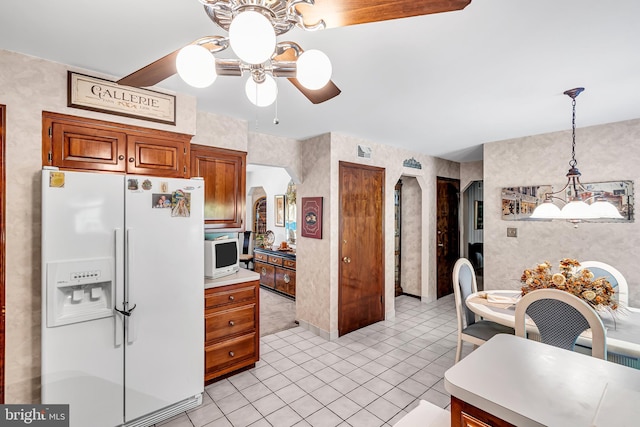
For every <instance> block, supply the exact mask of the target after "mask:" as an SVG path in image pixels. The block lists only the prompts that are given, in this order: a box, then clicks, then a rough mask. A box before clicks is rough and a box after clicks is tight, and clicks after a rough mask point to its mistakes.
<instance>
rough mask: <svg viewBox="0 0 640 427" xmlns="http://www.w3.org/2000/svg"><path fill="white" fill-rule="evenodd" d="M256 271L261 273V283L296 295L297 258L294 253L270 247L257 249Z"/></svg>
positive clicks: (289, 294)
mask: <svg viewBox="0 0 640 427" xmlns="http://www.w3.org/2000/svg"><path fill="white" fill-rule="evenodd" d="M253 260H254V271H255V272H256V273H258V274H259V275H260V284H261V285H262V286H265V287H267V288H271V289H274V290H276V291H278V292H282V293H283V294H286V295H288V296H290V297H294V298H295V296H296V259H295V255H294V254H288V253H285V254H283V253H279V252H278V251H271V250H268V249H256V250H255V253H254V256H253Z"/></svg>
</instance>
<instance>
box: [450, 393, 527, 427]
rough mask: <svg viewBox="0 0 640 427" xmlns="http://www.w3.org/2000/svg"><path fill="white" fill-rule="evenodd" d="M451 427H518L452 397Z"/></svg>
mask: <svg viewBox="0 0 640 427" xmlns="http://www.w3.org/2000/svg"><path fill="white" fill-rule="evenodd" d="M451 427H516V426H514V425H513V424H511V423H508V422H506V421H505V420H503V419H501V418H498V417H496V416H495V415H492V414H489V413H488V412H485V411H483V410H482V409H479V408H476V407H475V406H473V405H470V404H468V403H467V402H465V401H463V400H460V399H458V398H456V397H454V396H451Z"/></svg>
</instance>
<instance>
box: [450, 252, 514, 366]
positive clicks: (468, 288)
mask: <svg viewBox="0 0 640 427" xmlns="http://www.w3.org/2000/svg"><path fill="white" fill-rule="evenodd" d="M476 292H478V284H477V282H476V273H475V271H474V270H473V265H471V262H470V261H469V260H468V259H466V258H460V259H459V260H458V261H456V264H455V265H454V266H453V295H454V298H455V303H456V314H457V316H458V348H457V349H456V362H455V363H458V362H459V361H460V356H461V354H462V342H463V341H467V342H469V343H471V344H473V345H474V348H475V347H477V346H480V345H482V344H484V343H485V342H486V341H488V340H489V339H490V338H491V337H493V336H494V335H496V334H511V335H513V334H514V330H513V328H510V327H508V326H504V325H501V324H499V323H496V322H492V321H490V320H482V319H479V318H476V314H475V313H474V312H473V311H471V310H469V308H468V307H467V305H466V304H465V300H466V298H467V297H468V296H469V295H471V294H472V293H476Z"/></svg>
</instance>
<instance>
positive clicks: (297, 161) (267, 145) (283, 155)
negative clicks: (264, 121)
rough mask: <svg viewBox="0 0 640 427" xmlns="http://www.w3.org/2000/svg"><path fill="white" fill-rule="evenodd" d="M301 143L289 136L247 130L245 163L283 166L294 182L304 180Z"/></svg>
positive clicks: (297, 182)
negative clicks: (247, 146)
mask: <svg viewBox="0 0 640 427" xmlns="http://www.w3.org/2000/svg"><path fill="white" fill-rule="evenodd" d="M301 147H302V146H301V144H300V142H299V141H297V140H295V139H291V138H282V137H279V136H274V135H265V134H260V133H255V132H249V148H248V150H247V151H248V153H247V163H251V164H254V165H264V166H280V167H282V168H285V170H286V171H287V173H288V174H289V176H291V178H292V179H293V181H294V182H295V183H296V184H299V183H300V182H302V181H303V180H304V175H303V172H302V171H303V169H302V161H301V158H300V151H301Z"/></svg>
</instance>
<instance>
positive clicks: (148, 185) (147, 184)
mask: <svg viewBox="0 0 640 427" xmlns="http://www.w3.org/2000/svg"><path fill="white" fill-rule="evenodd" d="M151 187H153V184H151V180H149V179H145V180H144V181H142V189H143V190H151Z"/></svg>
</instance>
